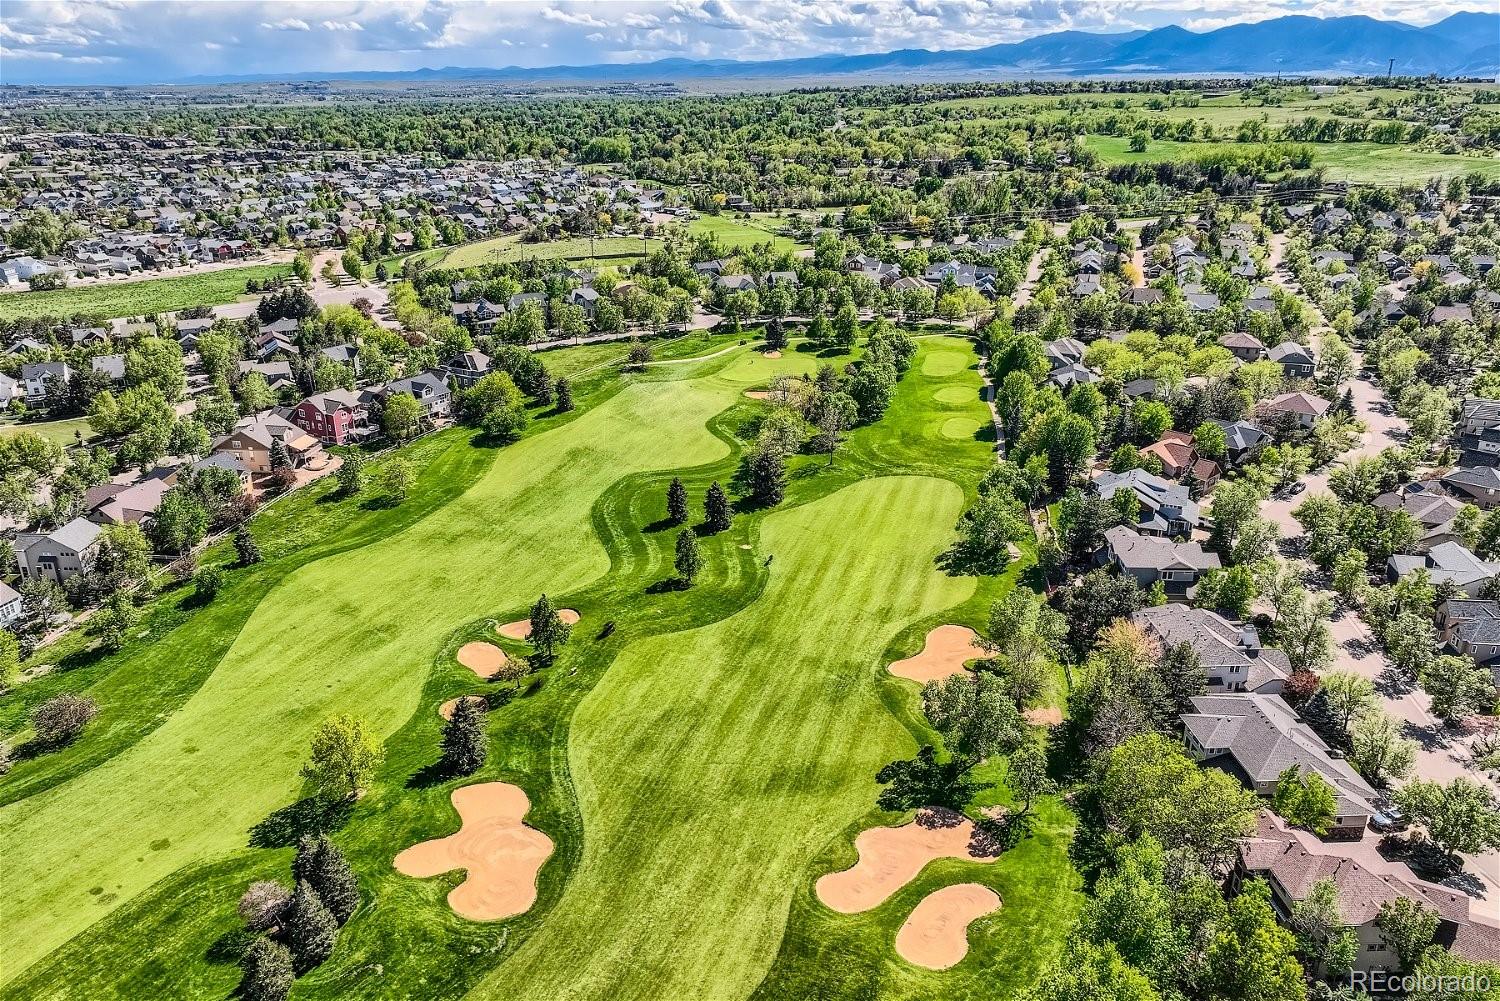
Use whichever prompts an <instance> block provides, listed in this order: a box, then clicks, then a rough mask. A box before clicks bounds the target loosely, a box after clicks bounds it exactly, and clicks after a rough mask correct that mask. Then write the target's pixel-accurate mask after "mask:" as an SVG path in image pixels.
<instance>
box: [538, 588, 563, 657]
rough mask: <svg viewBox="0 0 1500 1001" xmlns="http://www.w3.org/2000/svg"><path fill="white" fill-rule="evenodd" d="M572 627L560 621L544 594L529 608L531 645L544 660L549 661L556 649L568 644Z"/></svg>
mask: <svg viewBox="0 0 1500 1001" xmlns="http://www.w3.org/2000/svg"><path fill="white" fill-rule="evenodd" d="M572 632H573V627H572V626H570V625H568V624H567V623H566V622H564V621H563V620H562V618H561V617H560V616H559V615H558V614H557V612H556V611H554V610H553V608H552V602H551V601H549V600H548V599H547V596H546V595H545V594H544V595H542V596H541V597H540V598H538V599H537V600H536V604H534V605H532V606H531V637H530V639H531V645H532V646H533V647H535V648H536V651H537V653H539V654H540V655H541V656H542V659H544V660H551V659H552V655H553V654H554V653H555V652H556V651H557V648H558V647H560V646H562V645H563V644H564V643H566V642H568V637H569V636H570V635H572Z"/></svg>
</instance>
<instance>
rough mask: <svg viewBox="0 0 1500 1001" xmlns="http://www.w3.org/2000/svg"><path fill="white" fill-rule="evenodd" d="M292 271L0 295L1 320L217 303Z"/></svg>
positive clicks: (263, 267)
mask: <svg viewBox="0 0 1500 1001" xmlns="http://www.w3.org/2000/svg"><path fill="white" fill-rule="evenodd" d="M291 272H292V269H291V266H290V265H286V264H255V265H251V266H249V267H244V268H225V269H224V270H222V271H207V272H204V273H203V274H197V275H183V276H181V277H179V278H149V279H145V280H142V281H132V282H114V283H111V284H105V285H85V286H80V287H78V288H64V289H54V290H52V291H50V292H7V293H5V294H3V295H0V320H14V319H16V318H17V317H20V316H72V315H73V314H74V313H91V314H103V315H104V316H145V315H147V314H149V313H167V312H172V311H174V310H178V309H187V308H188V307H189V306H218V305H222V304H223V303H226V302H234V301H235V300H236V299H238V298H239V297H240V296H242V295H244V294H245V283H246V282H248V281H251V280H254V281H257V282H264V281H267V280H269V279H271V278H279V277H281V276H282V275H288V274H291Z"/></svg>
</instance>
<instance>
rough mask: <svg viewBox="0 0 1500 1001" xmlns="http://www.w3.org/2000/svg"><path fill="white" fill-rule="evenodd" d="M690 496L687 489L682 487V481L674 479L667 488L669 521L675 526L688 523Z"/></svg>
mask: <svg viewBox="0 0 1500 1001" xmlns="http://www.w3.org/2000/svg"><path fill="white" fill-rule="evenodd" d="M687 516H688V496H687V487H685V486H683V485H682V480H681V479H679V478H678V477H676V476H674V477H672V482H671V484H670V485H668V487H667V520H668V521H670V522H671V523H672V524H674V525H681V524H682V523H683V522H684V521H687Z"/></svg>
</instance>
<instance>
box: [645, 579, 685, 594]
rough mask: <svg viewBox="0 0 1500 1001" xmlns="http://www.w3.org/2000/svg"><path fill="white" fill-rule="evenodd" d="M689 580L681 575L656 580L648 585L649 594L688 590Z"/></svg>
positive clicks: (647, 591)
mask: <svg viewBox="0 0 1500 1001" xmlns="http://www.w3.org/2000/svg"><path fill="white" fill-rule="evenodd" d="M687 589H688V583H687V581H685V580H683V579H682V578H681V577H668V578H666V579H665V580H658V581H654V582H652V583H650V584H647V585H646V593H647V594H666V593H668V592H671V591H686V590H687Z"/></svg>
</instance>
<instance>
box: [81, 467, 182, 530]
mask: <svg viewBox="0 0 1500 1001" xmlns="http://www.w3.org/2000/svg"><path fill="white" fill-rule="evenodd" d="M171 488H172V487H171V484H169V483H167V482H165V481H163V480H160V479H156V478H149V477H148V478H147V479H144V480H141V481H140V482H139V483H131V484H123V483H104V484H101V485H100V486H97V487H91V488H89V489H88V490H87V491H85V492H84V495H83V509H84V511H85V512H86V514H85V515H84V517H86V518H88V519H89V520H90V521H92V522H97V523H98V524H100V525H127V524H129V525H135V524H140V523H141V522H143V521H145V520H146V519H147V518H149V517H151V516H152V515H153V514H155V513H156V509H157V508H159V507H161V499H162V497H164V496H165V495H166V493H167V491H168V490H170V489H171Z"/></svg>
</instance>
